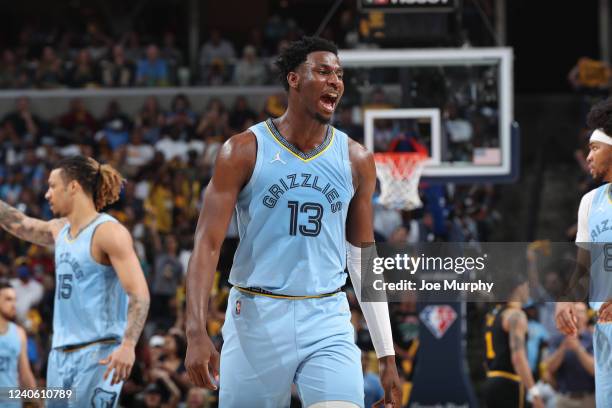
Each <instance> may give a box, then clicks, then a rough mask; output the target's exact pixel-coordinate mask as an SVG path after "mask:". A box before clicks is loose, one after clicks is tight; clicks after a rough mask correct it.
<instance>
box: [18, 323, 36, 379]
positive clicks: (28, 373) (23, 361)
mask: <svg viewBox="0 0 612 408" xmlns="http://www.w3.org/2000/svg"><path fill="white" fill-rule="evenodd" d="M17 332H18V333H19V340H20V342H21V352H20V353H19V385H20V386H21V388H36V379H35V378H34V374H32V368H31V367H30V360H28V338H27V336H26V333H25V330H23V329H22V328H21V327H17Z"/></svg>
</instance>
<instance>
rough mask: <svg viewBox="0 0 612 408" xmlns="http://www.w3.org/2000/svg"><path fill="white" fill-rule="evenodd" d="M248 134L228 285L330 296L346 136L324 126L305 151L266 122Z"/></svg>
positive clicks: (347, 194) (336, 266) (347, 186)
mask: <svg viewBox="0 0 612 408" xmlns="http://www.w3.org/2000/svg"><path fill="white" fill-rule="evenodd" d="M250 130H251V131H252V132H253V133H254V134H255V136H256V138H257V160H256V163H255V168H254V170H253V174H252V175H251V179H250V181H249V182H248V184H247V185H246V186H245V187H244V188H243V190H242V191H241V192H240V195H239V196H238V202H237V205H236V210H237V221H238V230H239V235H240V244H239V245H238V249H237V251H236V254H235V256H234V263H233V266H232V270H231V272H230V278H229V281H230V283H231V284H233V285H237V286H241V287H259V288H262V289H264V290H268V291H270V292H274V293H276V294H282V295H293V296H300V295H319V294H323V293H329V292H333V291H334V290H336V289H338V288H339V287H342V286H343V285H344V283H345V281H346V274H345V273H344V268H345V264H346V243H345V223H346V216H347V211H348V206H349V202H350V200H351V198H352V196H353V181H352V175H351V167H350V162H349V153H348V136H347V135H346V134H345V133H342V132H340V131H338V130H337V129H334V128H333V127H331V126H329V127H328V130H327V133H326V136H325V139H324V141H323V143H322V144H321V145H319V146H318V147H317V148H316V149H314V150H313V151H311V152H310V153H308V154H304V153H302V152H301V151H299V150H298V149H297V148H296V147H295V146H293V145H292V144H290V143H289V142H288V141H287V140H286V139H285V138H284V137H283V136H282V135H281V134H280V132H279V131H278V130H277V129H276V127H275V126H274V124H273V123H272V121H271V120H267V121H266V122H261V123H258V124H257V125H254V126H252V127H251V128H250Z"/></svg>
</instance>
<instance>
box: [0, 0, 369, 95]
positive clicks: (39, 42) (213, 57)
mask: <svg viewBox="0 0 612 408" xmlns="http://www.w3.org/2000/svg"><path fill="white" fill-rule="evenodd" d="M355 27H356V17H355V14H354V10H353V9H352V7H351V8H347V9H345V10H342V11H341V12H340V13H339V24H337V25H333V26H330V28H328V29H327V30H325V31H324V32H323V33H322V36H323V37H325V38H328V39H332V40H335V41H336V42H338V44H339V45H340V46H341V47H349V48H352V47H355V46H357V38H358V36H357V33H356V31H355ZM304 33H305V32H304V30H303V29H302V28H300V27H299V26H298V24H297V23H296V21H295V20H294V19H291V18H281V17H280V16H279V15H272V16H270V17H269V18H268V21H267V22H266V24H265V25H264V26H263V27H260V28H254V29H251V30H250V31H248V32H246V31H245V33H244V35H243V38H242V39H241V40H240V41H230V40H228V39H227V38H225V37H224V36H223V35H222V33H221V31H220V30H218V29H215V28H212V29H211V30H210V31H208V32H207V33H205V35H204V41H202V43H201V44H200V48H199V51H198V56H197V61H195V63H190V61H188V58H187V57H188V56H187V55H186V51H185V50H186V46H185V45H184V44H183V45H180V44H178V43H180V41H177V35H176V30H175V29H170V28H168V29H162V30H160V31H158V32H155V33H147V32H139V31H137V30H130V31H127V32H122V33H120V34H119V35H112V34H111V33H110V30H106V29H105V28H104V26H103V24H101V23H100V22H99V21H98V19H91V20H90V21H89V22H87V23H86V25H85V28H84V29H83V30H76V28H75V27H65V28H62V29H58V28H57V27H55V26H53V28H45V27H44V26H41V25H39V24H24V25H23V26H22V28H21V31H20V32H19V33H18V34H17V35H16V36H15V39H14V40H13V41H11V42H12V44H11V43H8V44H4V45H5V47H3V51H2V55H1V57H0V58H1V61H2V63H1V64H0V88H1V89H57V88H99V87H118V88H123V87H135V86H137V87H151V86H153V87H155V86H188V85H211V86H214V85H239V86H243V85H263V84H270V83H275V73H274V68H273V61H274V59H275V56H276V55H278V53H279V51H280V50H281V49H282V48H283V47H285V46H286V45H287V44H288V43H289V42H290V41H293V40H295V39H298V38H300V37H301V36H303V35H304Z"/></svg>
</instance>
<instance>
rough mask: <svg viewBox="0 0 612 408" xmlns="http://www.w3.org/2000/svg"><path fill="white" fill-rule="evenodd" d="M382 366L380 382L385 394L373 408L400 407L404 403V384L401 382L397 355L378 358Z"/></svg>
mask: <svg viewBox="0 0 612 408" xmlns="http://www.w3.org/2000/svg"><path fill="white" fill-rule="evenodd" d="M378 364H379V367H380V372H381V375H380V383H381V384H382V387H383V389H384V390H385V396H384V397H383V398H381V399H379V400H378V401H376V402H375V403H374V405H372V408H378V407H384V408H391V407H393V408H400V407H401V404H402V384H401V383H400V379H399V375H398V374H397V367H396V366H395V356H385V357H381V358H379V359H378Z"/></svg>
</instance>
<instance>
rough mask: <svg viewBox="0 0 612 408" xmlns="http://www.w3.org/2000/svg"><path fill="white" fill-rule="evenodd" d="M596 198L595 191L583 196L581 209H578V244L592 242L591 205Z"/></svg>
mask: <svg viewBox="0 0 612 408" xmlns="http://www.w3.org/2000/svg"><path fill="white" fill-rule="evenodd" d="M594 196H595V190H592V191H589V192H588V193H586V194H585V195H584V196H582V200H580V207H578V232H577V233H576V242H590V241H591V238H590V237H589V212H590V211H591V204H592V203H593V197H594ZM585 249H588V248H585Z"/></svg>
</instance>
